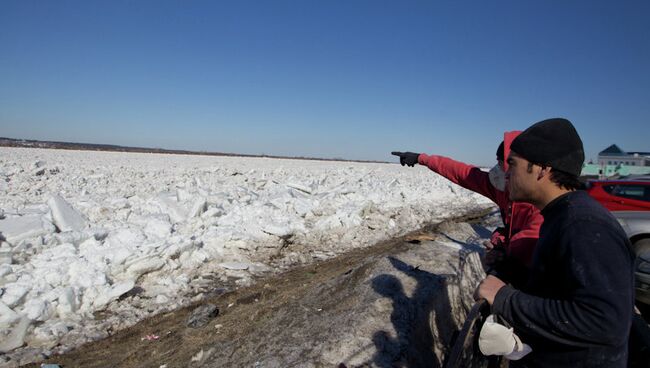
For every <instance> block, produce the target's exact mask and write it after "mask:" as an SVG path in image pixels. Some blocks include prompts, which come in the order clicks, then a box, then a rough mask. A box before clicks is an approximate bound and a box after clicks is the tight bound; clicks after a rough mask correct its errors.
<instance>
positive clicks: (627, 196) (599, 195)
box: [587, 177, 650, 212]
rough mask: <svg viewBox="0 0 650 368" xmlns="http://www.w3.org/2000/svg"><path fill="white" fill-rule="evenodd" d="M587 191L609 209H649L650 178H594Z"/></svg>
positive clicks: (614, 210)
mask: <svg viewBox="0 0 650 368" xmlns="http://www.w3.org/2000/svg"><path fill="white" fill-rule="evenodd" d="M587 192H588V193H589V195H591V196H592V197H593V198H595V199H596V200H597V201H598V202H600V203H601V204H602V205H603V206H605V208H607V209H608V210H610V211H613V212H616V211H650V178H648V179H645V177H639V178H635V179H618V180H595V181H590V182H589V183H588V184H587Z"/></svg>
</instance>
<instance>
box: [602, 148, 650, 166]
mask: <svg viewBox="0 0 650 368" xmlns="http://www.w3.org/2000/svg"><path fill="white" fill-rule="evenodd" d="M598 165H600V166H605V165H625V166H650V152H625V151H623V150H622V149H620V148H619V147H618V146H617V145H615V144H612V145H611V146H609V147H607V148H605V149H604V150H602V151H600V153H599V154H598Z"/></svg>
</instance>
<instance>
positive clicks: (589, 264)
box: [476, 119, 634, 368]
mask: <svg viewBox="0 0 650 368" xmlns="http://www.w3.org/2000/svg"><path fill="white" fill-rule="evenodd" d="M583 161H584V151H583V146H582V141H581V140H580V137H579V136H578V133H577V132H576V130H575V128H574V127H573V125H572V124H571V123H570V122H569V121H568V120H565V119H549V120H544V121H541V122H538V123H536V124H534V125H533V126H531V127H530V128H528V129H527V130H525V131H524V132H523V133H522V134H521V135H519V136H518V137H517V138H516V139H515V140H514V141H513V143H512V145H511V154H510V156H509V157H508V163H509V168H508V172H507V174H506V176H507V178H508V179H507V180H508V188H509V190H510V199H511V200H513V201H523V202H529V203H532V204H533V205H535V206H536V207H537V208H539V209H540V210H541V213H542V216H543V217H544V223H543V225H542V227H541V229H540V237H539V241H538V243H537V247H536V250H535V254H534V256H533V265H532V270H531V274H530V278H529V280H528V282H527V284H526V286H525V287H523V288H522V289H521V290H517V289H514V288H513V287H511V286H508V285H505V284H504V283H503V282H502V281H501V280H499V279H498V278H496V277H494V276H488V277H487V278H486V279H485V280H483V281H482V282H481V283H480V284H479V286H478V289H477V292H476V295H477V297H478V298H485V299H487V301H488V302H489V303H490V304H491V305H492V311H493V313H495V314H499V315H501V316H502V317H503V318H504V319H505V320H506V321H508V322H509V323H510V324H511V325H512V326H513V327H514V331H515V333H516V334H517V335H518V336H519V337H520V338H521V340H522V341H523V342H524V343H526V344H528V345H530V346H531V347H532V349H533V351H532V353H530V354H529V355H527V356H525V357H524V358H523V359H521V360H520V361H517V362H512V363H511V366H512V367H608V368H609V367H625V366H626V364H627V350H628V336H629V331H630V324H631V320H632V311H633V305H634V274H633V264H634V255H633V253H632V252H631V247H630V244H629V241H628V239H627V237H626V235H625V232H624V231H623V229H622V228H621V227H620V225H619V224H618V222H617V221H616V220H615V219H614V217H613V216H612V215H611V214H610V213H609V212H608V211H607V210H606V209H605V208H603V207H602V206H601V205H600V204H598V203H597V202H596V201H594V200H593V199H592V198H591V197H589V196H588V195H587V194H586V193H585V192H584V191H579V190H576V189H577V188H579V187H580V183H579V181H578V176H579V174H580V170H581V168H582V163H583Z"/></svg>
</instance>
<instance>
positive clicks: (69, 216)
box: [47, 194, 86, 231]
mask: <svg viewBox="0 0 650 368" xmlns="http://www.w3.org/2000/svg"><path fill="white" fill-rule="evenodd" d="M47 204H48V206H50V210H51V211H52V219H53V221H54V225H56V227H57V228H58V229H59V230H60V231H82V230H83V229H84V228H85V227H86V220H84V218H83V216H81V214H80V213H79V212H77V210H75V209H74V208H72V206H71V205H70V204H69V203H68V202H66V200H65V199H63V198H61V197H60V196H58V195H56V194H55V195H52V196H51V197H50V199H49V200H48V201H47Z"/></svg>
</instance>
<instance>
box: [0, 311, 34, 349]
mask: <svg viewBox="0 0 650 368" xmlns="http://www.w3.org/2000/svg"><path fill="white" fill-rule="evenodd" d="M31 324H32V321H30V320H29V318H25V317H23V318H21V319H20V322H18V324H17V325H16V327H14V329H13V330H12V331H11V333H10V334H9V336H7V337H6V338H4V339H3V340H2V341H0V353H7V352H10V351H12V350H14V349H17V348H19V347H21V346H23V344H25V335H26V334H27V329H28V328H29V326H30V325H31Z"/></svg>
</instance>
